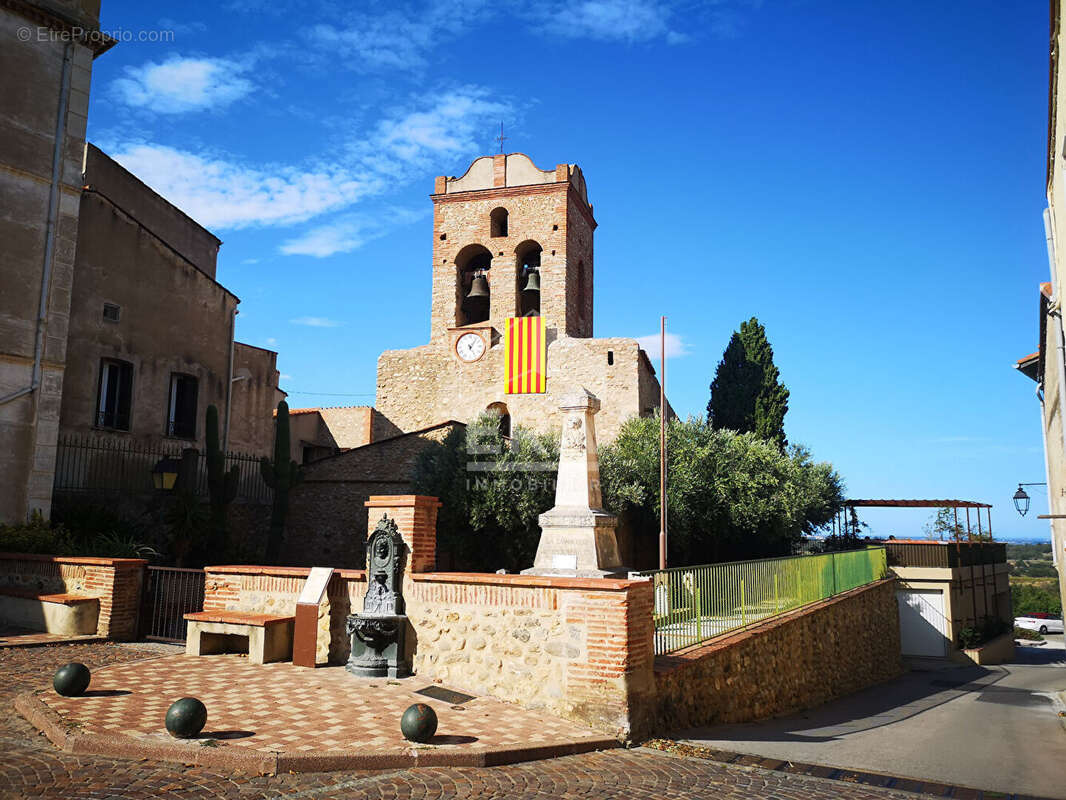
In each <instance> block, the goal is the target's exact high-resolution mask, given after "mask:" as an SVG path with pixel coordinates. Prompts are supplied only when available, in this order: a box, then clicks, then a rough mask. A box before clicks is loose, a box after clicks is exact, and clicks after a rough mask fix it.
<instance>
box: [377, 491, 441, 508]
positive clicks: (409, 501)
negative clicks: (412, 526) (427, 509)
mask: <svg viewBox="0 0 1066 800" xmlns="http://www.w3.org/2000/svg"><path fill="white" fill-rule="evenodd" d="M363 505H364V506H366V507H367V508H387V507H389V506H393V507H396V508H413V507H414V506H428V505H433V506H436V507H437V508H440V507H441V506H442V505H444V504H443V503H442V502H441V501H440V499H439V498H436V497H430V496H429V495H425V494H386V495H371V496H370V497H369V498H368V499H367V501H366V502H365V503H363Z"/></svg>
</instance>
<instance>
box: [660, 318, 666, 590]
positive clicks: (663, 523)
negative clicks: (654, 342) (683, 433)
mask: <svg viewBox="0 0 1066 800" xmlns="http://www.w3.org/2000/svg"><path fill="white" fill-rule="evenodd" d="M659 371H660V372H661V373H662V375H661V376H660V380H659V569H666V317H660V319H659Z"/></svg>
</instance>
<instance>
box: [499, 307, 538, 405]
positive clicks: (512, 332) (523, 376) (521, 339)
mask: <svg viewBox="0 0 1066 800" xmlns="http://www.w3.org/2000/svg"><path fill="white" fill-rule="evenodd" d="M505 369H506V370H507V371H506V373H505V375H504V380H505V382H506V384H507V394H542V393H543V392H545V391H547V374H548V353H547V346H546V338H545V331H544V319H543V318H542V317H508V319H507V364H506V367H505Z"/></svg>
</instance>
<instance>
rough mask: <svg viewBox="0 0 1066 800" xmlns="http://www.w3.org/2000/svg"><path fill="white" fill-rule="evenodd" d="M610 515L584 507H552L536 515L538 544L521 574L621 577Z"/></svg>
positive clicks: (622, 570) (625, 571)
mask: <svg viewBox="0 0 1066 800" xmlns="http://www.w3.org/2000/svg"><path fill="white" fill-rule="evenodd" d="M617 524H618V520H617V518H616V517H615V516H614V515H613V514H608V513H607V512H605V511H597V510H593V509H588V508H569V509H567V508H558V507H556V508H553V509H552V510H551V511H546V512H545V513H543V514H541V515H540V531H541V533H540V545H539V546H538V547H537V556H536V558H535V559H534V560H533V566H532V567H531V568H530V569H525V570H522V574H523V575H555V576H559V577H571V578H624V577H626V576H628V574H629V570H628V569H627V568H626V567H623V566H622V564H621V559H620V558H619V557H618V540H617V538H616V537H615V527H616V526H617Z"/></svg>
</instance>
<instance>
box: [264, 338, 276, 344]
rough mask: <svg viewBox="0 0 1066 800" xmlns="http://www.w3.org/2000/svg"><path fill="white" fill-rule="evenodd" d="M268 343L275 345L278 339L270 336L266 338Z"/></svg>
mask: <svg viewBox="0 0 1066 800" xmlns="http://www.w3.org/2000/svg"><path fill="white" fill-rule="evenodd" d="M266 343H267V344H269V345H275V344H277V343H278V340H277V339H275V338H274V337H273V336H268V337H267V338H266Z"/></svg>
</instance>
